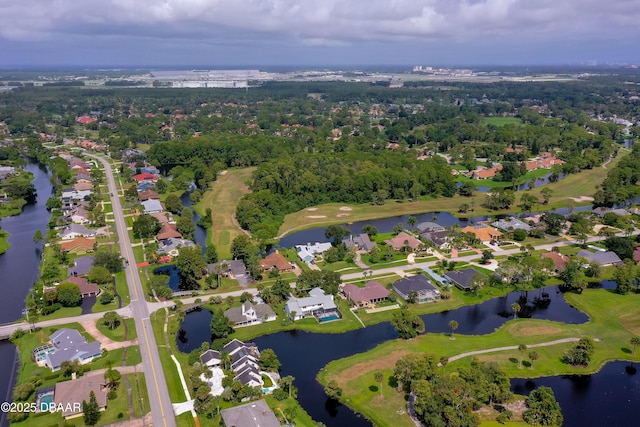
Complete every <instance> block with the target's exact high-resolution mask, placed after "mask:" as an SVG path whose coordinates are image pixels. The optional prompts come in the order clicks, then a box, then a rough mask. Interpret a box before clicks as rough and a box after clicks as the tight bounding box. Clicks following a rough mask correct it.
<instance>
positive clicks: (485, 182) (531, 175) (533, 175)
mask: <svg viewBox="0 0 640 427" xmlns="http://www.w3.org/2000/svg"><path fill="white" fill-rule="evenodd" d="M550 173H551V170H550V169H536V170H532V171H529V172H527V173H525V174H524V175H522V176H521V177H520V178H518V179H517V180H516V184H518V185H520V184H523V183H525V182H527V181H529V180H532V179H537V178H541V177H543V176H545V175H547V174H550ZM456 181H459V182H471V183H472V184H475V185H476V186H478V187H489V188H511V187H513V182H511V181H494V180H493V179H473V178H469V177H466V176H464V175H458V176H456Z"/></svg>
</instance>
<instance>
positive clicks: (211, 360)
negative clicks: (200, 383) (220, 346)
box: [200, 349, 221, 366]
mask: <svg viewBox="0 0 640 427" xmlns="http://www.w3.org/2000/svg"><path fill="white" fill-rule="evenodd" d="M220 360H221V359H220V352H219V351H216V350H211V349H209V350H207V351H205V352H204V353H202V354H201V355H200V364H201V365H204V366H218V365H219V364H220Z"/></svg>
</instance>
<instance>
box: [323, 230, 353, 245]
mask: <svg viewBox="0 0 640 427" xmlns="http://www.w3.org/2000/svg"><path fill="white" fill-rule="evenodd" d="M350 234H351V231H349V229H348V228H346V227H343V226H341V225H330V226H328V227H327V229H326V230H325V231H324V236H325V237H326V238H327V239H330V240H331V243H332V244H333V246H338V244H339V243H341V242H342V239H344V238H345V237H347V236H348V235H350Z"/></svg>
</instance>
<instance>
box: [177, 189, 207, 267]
mask: <svg viewBox="0 0 640 427" xmlns="http://www.w3.org/2000/svg"><path fill="white" fill-rule="evenodd" d="M192 191H193V187H192V188H191V189H190V190H189V191H187V192H184V193H182V196H180V201H181V202H182V206H184V207H185V208H189V209H192V210H193V208H192V205H193V203H191V197H190V196H191V193H192ZM199 220H200V215H198V213H197V212H196V211H193V224H194V225H195V226H196V232H195V233H194V234H193V239H194V240H195V242H196V243H197V244H198V245H199V246H200V248H201V249H202V255H203V256H204V252H205V250H206V249H207V229H206V228H203V227H200V226H199V225H198V221H199Z"/></svg>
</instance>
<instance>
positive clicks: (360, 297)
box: [340, 280, 389, 307]
mask: <svg viewBox="0 0 640 427" xmlns="http://www.w3.org/2000/svg"><path fill="white" fill-rule="evenodd" d="M340 291H341V293H342V294H343V295H344V296H345V298H347V299H348V300H349V301H351V302H352V303H353V304H354V305H355V306H357V307H373V306H375V305H376V304H377V303H380V302H382V301H386V300H387V299H388V298H389V291H388V290H387V288H385V287H384V286H382V285H381V284H380V283H379V282H376V281H375V280H372V281H370V282H369V283H367V284H366V285H364V287H363V288H361V287H359V286H356V285H354V284H353V283H347V284H346V285H344V286H342V289H341V290H340Z"/></svg>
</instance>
